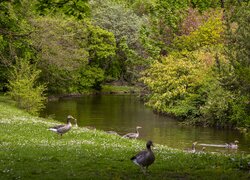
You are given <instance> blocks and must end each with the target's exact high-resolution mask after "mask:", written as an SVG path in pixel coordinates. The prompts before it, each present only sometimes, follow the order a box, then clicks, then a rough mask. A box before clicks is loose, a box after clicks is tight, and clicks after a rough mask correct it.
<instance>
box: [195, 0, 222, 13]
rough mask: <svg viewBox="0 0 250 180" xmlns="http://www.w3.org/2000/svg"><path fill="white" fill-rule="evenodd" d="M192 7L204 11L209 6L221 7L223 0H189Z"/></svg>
mask: <svg viewBox="0 0 250 180" xmlns="http://www.w3.org/2000/svg"><path fill="white" fill-rule="evenodd" d="M191 4H192V6H193V8H198V9H199V10H200V11H205V10H207V9H209V8H216V7H222V6H223V4H224V0H191Z"/></svg>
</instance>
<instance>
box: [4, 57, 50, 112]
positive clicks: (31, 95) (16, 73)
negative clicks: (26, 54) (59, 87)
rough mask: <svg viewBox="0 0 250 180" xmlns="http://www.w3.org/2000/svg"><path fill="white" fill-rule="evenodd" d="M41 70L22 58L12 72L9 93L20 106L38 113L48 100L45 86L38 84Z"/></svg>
mask: <svg viewBox="0 0 250 180" xmlns="http://www.w3.org/2000/svg"><path fill="white" fill-rule="evenodd" d="M40 72H41V71H39V70H37V69H35V67H34V66H33V65H30V64H29V62H28V61H27V60H25V59H20V60H18V61H17V64H16V65H15V66H13V69H12V71H11V73H10V75H11V76H10V79H9V85H8V88H9V92H8V94H9V95H10V96H11V97H12V98H13V99H14V100H15V101H16V102H17V105H18V107H19V108H22V109H25V110H26V111H28V112H29V113H31V114H38V113H39V111H40V110H41V109H42V108H43V107H44V101H45V100H46V98H45V97H44V95H43V92H44V91H45V89H46V88H45V86H44V85H37V79H38V76H39V74H40Z"/></svg>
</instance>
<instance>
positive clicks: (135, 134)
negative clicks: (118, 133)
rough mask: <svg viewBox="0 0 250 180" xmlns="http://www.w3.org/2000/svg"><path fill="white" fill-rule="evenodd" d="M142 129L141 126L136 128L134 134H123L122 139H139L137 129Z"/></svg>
mask: <svg viewBox="0 0 250 180" xmlns="http://www.w3.org/2000/svg"><path fill="white" fill-rule="evenodd" d="M140 128H142V127H141V126H136V133H128V134H125V135H124V136H122V137H124V138H130V139H137V138H138V137H139V131H138V129H140Z"/></svg>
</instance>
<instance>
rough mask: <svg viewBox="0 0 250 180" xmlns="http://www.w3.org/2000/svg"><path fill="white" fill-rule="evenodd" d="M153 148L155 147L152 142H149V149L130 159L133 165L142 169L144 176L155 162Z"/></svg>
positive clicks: (147, 146)
mask: <svg viewBox="0 0 250 180" xmlns="http://www.w3.org/2000/svg"><path fill="white" fill-rule="evenodd" d="M151 146H154V145H153V142H152V141H151V140H149V141H147V143H146V148H147V149H146V150H143V151H141V152H139V153H138V154H136V155H135V156H133V157H131V158H130V160H131V161H133V163H135V164H136V165H138V166H140V167H141V170H142V171H143V173H144V174H145V173H146V172H147V170H148V167H149V166H150V165H151V164H153V163H154V161H155V156H154V153H153V151H152V150H151Z"/></svg>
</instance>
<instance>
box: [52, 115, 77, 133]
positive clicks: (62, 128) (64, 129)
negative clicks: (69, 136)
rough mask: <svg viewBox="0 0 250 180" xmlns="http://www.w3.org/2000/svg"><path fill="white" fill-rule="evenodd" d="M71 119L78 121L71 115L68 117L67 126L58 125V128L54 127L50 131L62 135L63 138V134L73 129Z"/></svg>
mask: <svg viewBox="0 0 250 180" xmlns="http://www.w3.org/2000/svg"><path fill="white" fill-rule="evenodd" d="M71 119H74V120H76V119H75V118H73V117H72V116H71V115H68V116H67V124H62V125H57V126H54V127H50V128H49V130H50V131H53V132H56V133H58V134H60V135H61V137H62V135H63V134H65V133H66V132H68V131H69V130H70V129H71V127H72V124H71V122H70V120H71ZM75 122H76V121H75Z"/></svg>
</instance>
